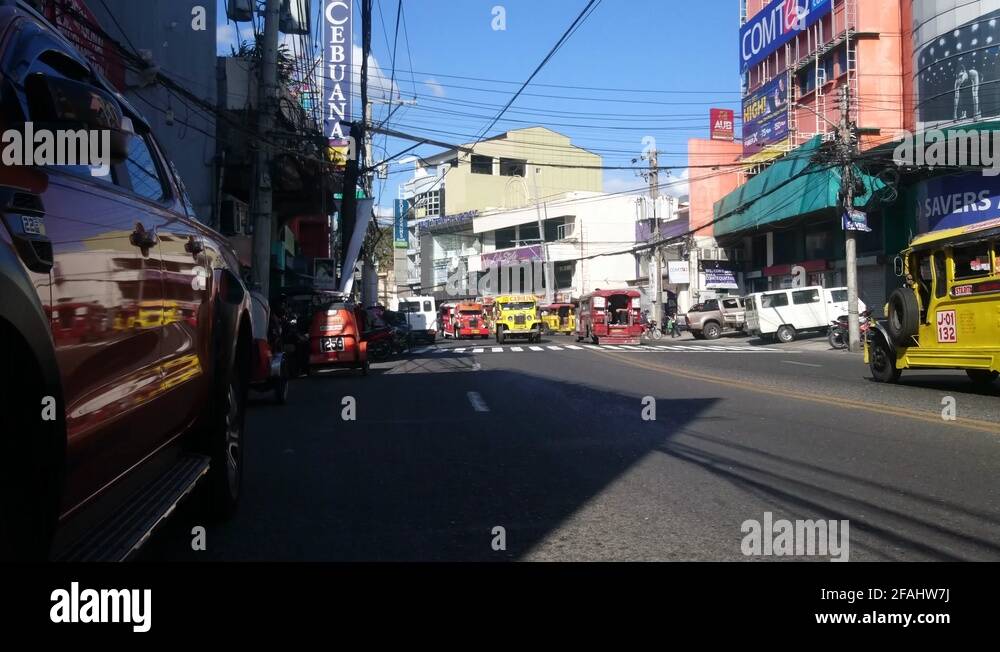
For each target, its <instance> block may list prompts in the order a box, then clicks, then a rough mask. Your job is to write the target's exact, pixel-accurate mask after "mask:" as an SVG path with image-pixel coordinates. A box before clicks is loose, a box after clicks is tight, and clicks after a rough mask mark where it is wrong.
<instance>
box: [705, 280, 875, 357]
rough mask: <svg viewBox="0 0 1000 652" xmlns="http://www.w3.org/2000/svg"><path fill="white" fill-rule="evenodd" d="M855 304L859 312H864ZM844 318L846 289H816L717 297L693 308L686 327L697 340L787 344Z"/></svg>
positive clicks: (816, 287) (860, 303)
mask: <svg viewBox="0 0 1000 652" xmlns="http://www.w3.org/2000/svg"><path fill="white" fill-rule="evenodd" d="M866 308H867V307H866V306H865V304H864V302H863V301H861V300H860V299H859V300H858V310H859V311H860V312H863V311H864V310H866ZM845 314H847V288H843V287H841V288H824V287H822V286H819V285H814V286H808V287H800V288H788V289H783V290H769V291H766V292H755V293H753V294H749V295H747V296H745V297H735V296H733V297H720V298H718V299H711V300H708V301H705V302H704V303H700V304H698V305H696V306H694V307H693V308H692V309H691V310H690V311H688V313H687V316H686V326H687V328H688V330H690V331H691V333H692V334H693V335H694V336H695V338H697V339H705V340H715V339H718V338H719V337H721V336H722V335H725V334H729V333H745V334H747V335H755V336H757V337H761V338H764V339H769V340H775V341H778V342H782V343H788V342H791V341H793V340H795V338H796V337H797V336H798V335H799V334H802V333H809V332H826V331H827V330H828V329H829V327H830V324H831V323H832V322H836V321H837V320H838V319H839V318H840V317H841V316H842V315H845Z"/></svg>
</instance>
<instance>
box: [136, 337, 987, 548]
mask: <svg viewBox="0 0 1000 652" xmlns="http://www.w3.org/2000/svg"><path fill="white" fill-rule="evenodd" d="M655 344H656V346H644V347H640V348H638V349H625V348H618V349H608V348H605V347H601V348H600V349H596V348H594V347H590V346H586V345H582V344H577V343H576V342H575V340H573V339H570V338H565V337H553V338H549V339H548V340H546V341H545V342H543V343H542V344H541V345H540V346H535V348H536V349H541V350H532V348H531V347H532V346H533V345H529V344H526V343H517V342H514V343H509V344H506V345H504V346H503V347H495V344H494V342H493V341H492V340H490V341H476V342H447V343H444V344H442V343H439V344H438V345H437V346H435V347H426V348H424V349H418V350H417V352H415V353H413V354H411V355H410V356H408V357H406V358H405V359H401V360H397V361H393V362H390V363H386V364H380V365H376V366H374V367H373V369H372V373H371V375H370V376H369V377H367V378H360V377H357V376H355V375H353V374H352V373H351V372H332V373H329V374H327V375H324V376H321V377H311V378H303V379H300V380H297V381H295V382H294V383H293V385H292V388H291V396H290V399H289V402H288V404H287V405H285V406H283V407H279V406H275V405H271V404H269V403H268V402H267V401H266V400H261V401H255V402H254V403H253V404H252V407H251V412H250V416H249V424H248V432H247V445H248V448H247V456H248V457H247V469H246V472H247V476H246V478H247V479H246V482H245V485H244V496H243V500H242V503H241V505H240V509H239V511H238V513H237V515H236V516H235V517H234V518H233V519H232V520H231V521H229V522H227V523H224V524H211V523H207V522H204V521H203V519H201V517H200V516H199V512H198V510H197V509H196V508H195V507H193V506H191V505H189V506H186V507H182V509H180V510H178V513H177V514H175V516H174V517H173V518H172V519H171V521H170V523H169V524H168V526H167V527H166V528H165V529H164V531H162V532H160V533H158V534H157V535H156V536H155V537H154V540H153V541H152V542H151V543H150V544H149V545H148V546H147V549H146V551H145V552H144V554H143V555H142V556H143V558H145V559H153V560H155V559H172V560H272V559H273V560H745V559H788V557H774V556H771V557H747V556H745V555H744V554H743V552H742V550H741V542H742V541H743V538H744V532H743V531H742V530H741V526H742V524H743V523H744V521H746V520H748V519H755V520H757V521H763V520H764V519H765V516H764V515H765V513H767V512H769V513H771V514H772V519H773V520H775V521H776V520H778V519H783V518H784V519H822V520H837V521H841V520H847V521H849V524H850V530H849V532H850V559H851V560H852V561H860V560H1000V478H998V476H997V469H998V468H1000V426H998V425H997V424H998V423H1000V407H998V406H1000V400H998V397H1000V383H998V384H996V385H995V386H993V387H992V388H989V389H986V390H982V389H976V388H974V387H973V386H972V384H971V383H970V382H969V381H968V380H967V379H966V377H965V375H964V374H962V373H934V374H929V373H909V374H904V376H903V381H902V383H901V384H900V385H898V386H884V385H878V384H875V383H873V382H872V381H871V380H870V378H869V376H868V374H867V370H866V368H865V367H864V365H863V363H862V361H861V359H860V356H858V355H851V354H849V353H846V352H839V351H830V350H828V347H827V346H826V344H825V340H822V339H816V340H811V341H805V342H795V343H792V344H790V345H773V344H772V345H761V344H760V343H757V342H752V341H748V340H745V339H738V338H723V339H722V340H718V341H716V342H711V343H706V342H694V341H692V340H690V339H687V338H686V339H684V340H676V341H671V340H670V339H664V340H661V341H660V342H657V343H655ZM551 347H556V348H551ZM345 397H352V398H353V399H354V401H355V405H356V420H354V421H350V420H347V421H345V420H343V419H342V410H344V406H343V401H344V400H345ZM646 397H652V398H646ZM947 397H951V398H953V399H954V406H955V412H956V416H957V420H954V421H950V420H945V419H943V418H942V409H943V407H947V406H948V405H951V404H952V403H951V398H947ZM644 399H645V402H644ZM650 401H654V402H655V406H656V415H655V416H656V418H655V420H644V419H643V409H644V407H646V406H648V404H649V402H650ZM942 401H944V404H943V403H942ZM646 416H647V417H648V416H649V415H648V414H647V415H646ZM196 525H204V526H205V527H206V528H207V550H204V551H193V550H192V549H191V538H192V537H191V534H190V532H191V529H192V528H193V527H194V526H196ZM498 526H499V527H502V528H503V532H504V533H505V544H506V545H505V549H502V550H495V549H494V547H495V546H494V544H495V543H496V542H497V538H496V536H495V532H498V530H496V529H495V528H497V527H498ZM796 559H804V558H803V557H796ZM810 559H816V557H810Z"/></svg>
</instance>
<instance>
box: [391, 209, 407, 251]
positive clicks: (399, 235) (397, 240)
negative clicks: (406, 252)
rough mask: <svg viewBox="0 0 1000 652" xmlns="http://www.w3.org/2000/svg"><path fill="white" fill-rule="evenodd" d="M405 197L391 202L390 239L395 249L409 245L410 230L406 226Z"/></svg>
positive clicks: (405, 247)
mask: <svg viewBox="0 0 1000 652" xmlns="http://www.w3.org/2000/svg"><path fill="white" fill-rule="evenodd" d="M406 203H407V202H406V200H405V199H396V200H394V201H393V203H392V239H393V244H394V246H395V247H396V248H397V249H407V248H409V246H410V231H409V229H408V228H407V223H406V216H407V213H408V212H409V211H407V209H406Z"/></svg>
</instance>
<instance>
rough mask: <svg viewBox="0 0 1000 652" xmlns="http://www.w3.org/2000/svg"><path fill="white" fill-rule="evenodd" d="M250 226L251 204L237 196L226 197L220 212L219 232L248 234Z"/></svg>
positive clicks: (250, 230) (250, 229)
mask: <svg viewBox="0 0 1000 652" xmlns="http://www.w3.org/2000/svg"><path fill="white" fill-rule="evenodd" d="M252 231H253V229H252V227H251V226H250V206H249V205H248V204H247V203H246V202H243V201H240V200H239V199H236V198H235V197H229V196H227V197H225V198H223V200H222V207H221V211H220V212H219V232H220V233H222V234H223V235H248V234H250V233H251V232H252Z"/></svg>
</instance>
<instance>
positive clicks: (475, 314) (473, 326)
mask: <svg viewBox="0 0 1000 652" xmlns="http://www.w3.org/2000/svg"><path fill="white" fill-rule="evenodd" d="M454 323H455V336H456V337H459V338H463V337H481V338H483V339H486V338H487V337H489V336H490V326H489V324H488V323H487V321H486V310H485V308H484V307H483V304H481V303H473V302H469V303H460V304H458V305H457V306H455V312H454Z"/></svg>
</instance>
